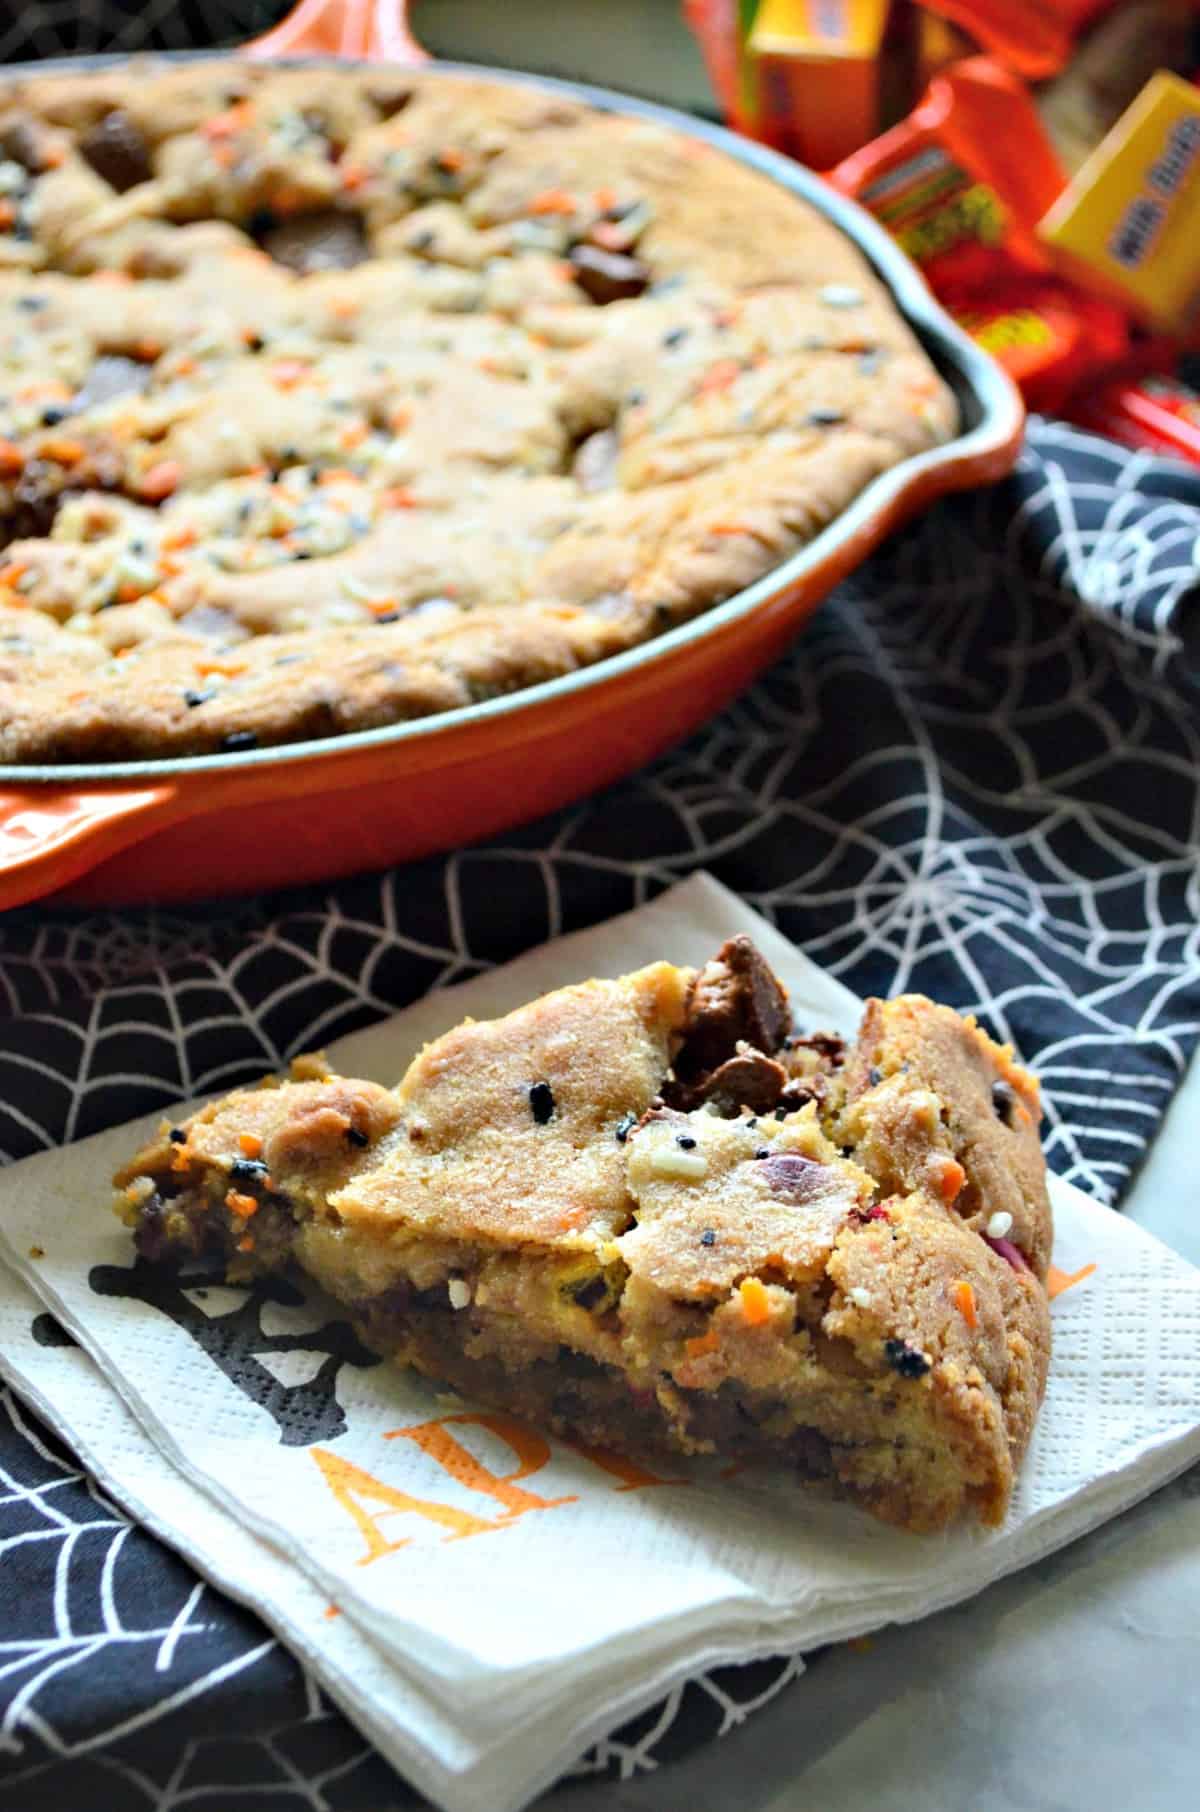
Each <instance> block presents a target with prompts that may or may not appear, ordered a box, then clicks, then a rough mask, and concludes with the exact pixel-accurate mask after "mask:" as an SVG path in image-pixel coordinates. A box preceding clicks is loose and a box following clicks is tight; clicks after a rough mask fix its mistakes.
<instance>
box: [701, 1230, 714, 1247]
mask: <svg viewBox="0 0 1200 1812" xmlns="http://www.w3.org/2000/svg"><path fill="white" fill-rule="evenodd" d="M716 1243H717V1236H716V1234H715V1233H714V1232H713V1230H712V1228H711V1227H706V1228H705V1229H704V1232H703V1233H702V1234H701V1235H700V1244H701V1245H702V1246H715V1245H716Z"/></svg>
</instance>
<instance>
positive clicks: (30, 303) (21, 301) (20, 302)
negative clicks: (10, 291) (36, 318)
mask: <svg viewBox="0 0 1200 1812" xmlns="http://www.w3.org/2000/svg"><path fill="white" fill-rule="evenodd" d="M45 306H46V298H45V296H18V297H17V307H18V308H23V309H24V310H25V313H26V314H27V315H36V314H40V313H41V311H42V309H43V308H45Z"/></svg>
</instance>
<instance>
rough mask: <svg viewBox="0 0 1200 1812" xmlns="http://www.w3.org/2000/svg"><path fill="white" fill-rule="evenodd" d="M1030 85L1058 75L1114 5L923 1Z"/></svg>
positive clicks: (1087, 0)
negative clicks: (1082, 39) (1077, 43)
mask: <svg viewBox="0 0 1200 1812" xmlns="http://www.w3.org/2000/svg"><path fill="white" fill-rule="evenodd" d="M921 4H922V7H923V8H926V9H928V11H929V12H931V13H936V14H937V15H938V16H939V18H942V19H945V20H947V21H948V22H949V23H950V24H951V25H957V26H958V27H959V28H960V29H961V30H963V31H966V32H969V33H970V34H971V36H972V37H973V38H975V39H977V40H978V41H979V43H980V44H982V46H983V48H984V49H985V50H987V51H990V52H991V53H992V55H993V56H995V57H997V58H999V60H1000V61H1001V62H1002V63H1004V64H1006V65H1007V67H1008V68H1009V69H1015V70H1016V71H1017V73H1018V74H1019V75H1023V76H1025V77H1026V78H1027V80H1029V81H1031V82H1040V81H1042V80H1043V79H1044V78H1045V77H1046V76H1053V75H1057V74H1058V73H1059V71H1060V70H1061V69H1062V68H1064V66H1065V65H1066V63H1067V61H1068V59H1069V58H1070V55H1071V51H1072V49H1073V47H1074V44H1075V40H1076V38H1078V37H1079V36H1080V35H1081V34H1082V33H1083V32H1085V31H1086V30H1087V28H1088V26H1089V25H1092V24H1093V23H1094V22H1095V21H1096V20H1097V19H1099V18H1100V17H1101V16H1102V15H1103V14H1104V13H1108V12H1111V11H1112V10H1113V7H1114V5H1116V4H1117V0H921Z"/></svg>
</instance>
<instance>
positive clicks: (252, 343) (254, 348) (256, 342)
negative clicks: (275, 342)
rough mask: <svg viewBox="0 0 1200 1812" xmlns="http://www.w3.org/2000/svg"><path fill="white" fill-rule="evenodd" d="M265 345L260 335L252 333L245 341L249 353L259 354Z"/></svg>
mask: <svg viewBox="0 0 1200 1812" xmlns="http://www.w3.org/2000/svg"><path fill="white" fill-rule="evenodd" d="M266 343H267V342H266V341H265V340H264V339H263V337H262V335H261V334H260V333H252V334H251V335H250V337H249V339H248V340H247V341H246V346H247V349H248V351H250V352H261V351H262V349H263V347H264V346H265V345H266Z"/></svg>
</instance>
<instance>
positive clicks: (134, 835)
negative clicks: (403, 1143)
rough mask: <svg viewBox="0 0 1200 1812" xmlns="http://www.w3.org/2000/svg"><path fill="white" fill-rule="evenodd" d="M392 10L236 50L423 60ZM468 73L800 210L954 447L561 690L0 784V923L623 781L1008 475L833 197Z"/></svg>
mask: <svg viewBox="0 0 1200 1812" xmlns="http://www.w3.org/2000/svg"><path fill="white" fill-rule="evenodd" d="M406 11H407V9H406V6H405V4H404V0H300V4H299V5H298V6H297V7H296V8H295V9H294V11H293V12H292V13H291V14H290V15H289V16H288V18H287V19H285V20H284V21H283V23H282V24H281V25H279V26H278V27H277V28H276V29H275V30H274V31H272V32H270V33H268V34H267V36H266V37H265V38H261V39H259V40H258V41H257V42H256V43H254V44H252V45H250V46H249V47H248V54H249V55H251V56H255V57H268V58H288V57H295V56H301V55H308V56H322V57H330V56H335V57H349V58H358V59H375V58H380V59H386V60H388V61H390V62H393V63H406V64H413V63H417V62H423V61H424V60H425V52H424V51H423V50H421V49H420V47H419V46H418V45H417V44H416V43H415V42H414V40H413V39H412V37H411V35H410V34H409V32H408V29H407V19H406ZM223 54H226V55H227V54H228V53H227V52H226V53H223ZM38 67H39V69H40V70H44V69H45V68H46V65H44V64H42V65H39V66H38ZM447 67H450V68H458V69H461V68H462V67H464V66H463V65H447ZM476 73H483V72H478V71H477V72H476ZM487 73H488V74H491V75H495V76H497V77H499V79H512V80H519V81H522V82H526V81H528V82H541V83H542V85H543V86H546V87H554V88H556V89H559V90H562V91H564V92H566V93H569V94H572V95H575V96H577V97H579V98H580V99H582V100H584V101H587V102H589V103H590V104H591V105H593V106H596V107H601V108H606V109H609V110H611V111H617V112H623V113H637V114H641V115H644V116H646V117H648V118H651V119H657V120H662V121H663V122H665V123H666V124H669V125H671V126H674V127H675V128H676V129H677V130H680V131H683V132H688V133H691V134H692V136H694V137H697V138H701V139H704V140H705V141H706V142H707V143H709V144H712V145H716V146H719V147H720V148H721V149H722V150H723V151H725V152H727V153H728V154H729V156H731V157H736V158H740V159H741V161H742V162H743V163H747V164H751V165H753V166H754V167H755V168H756V169H758V170H761V171H763V172H764V173H765V174H766V175H768V176H769V177H771V178H772V179H773V180H774V181H775V182H777V183H780V184H782V186H783V187H784V188H786V189H789V190H791V191H793V192H794V193H796V194H799V195H802V196H803V197H804V198H805V199H806V200H807V201H809V202H811V203H812V204H813V205H814V206H815V207H816V208H818V209H819V210H820V211H821V212H822V213H823V214H825V215H826V216H827V217H828V218H829V219H831V220H832V221H834V222H835V223H836V225H837V226H839V227H840V228H841V230H842V231H843V232H844V233H846V234H847V235H848V236H849V237H850V238H851V239H852V240H853V241H854V242H855V244H857V245H858V247H859V249H860V250H861V251H862V252H863V253H864V254H865V255H866V256H867V257H868V258H869V259H870V261H871V262H872V264H873V265H874V266H875V268H876V270H877V271H878V272H879V274H880V276H881V277H882V279H883V281H884V282H885V283H886V284H887V285H888V287H889V288H890V290H891V292H892V295H893V297H894V298H895V301H896V303H897V305H898V306H899V308H900V309H901V310H902V312H903V313H904V314H905V315H906V316H907V318H908V320H909V321H910V323H911V324H912V326H913V328H914V329H915V331H916V332H917V333H918V335H919V336H920V338H921V340H922V341H923V343H924V345H925V347H926V348H927V350H928V351H929V352H930V354H931V355H932V357H933V358H934V359H935V360H936V362H937V364H938V365H939V367H940V368H941V370H942V372H943V374H944V375H945V376H946V378H947V379H948V381H949V382H950V383H951V385H952V386H953V387H954V389H955V391H956V392H957V395H958V398H959V402H960V405H961V409H962V419H963V429H962V432H961V433H960V434H959V435H958V436H957V437H956V438H955V439H954V440H952V441H950V442H949V443H948V444H947V445H945V446H942V447H936V448H933V449H931V450H930V451H928V452H925V453H922V454H920V455H918V456H917V457H916V458H913V459H909V460H906V461H904V462H903V463H902V464H901V465H898V466H896V467H894V468H893V469H892V470H891V471H888V472H885V473H884V474H882V476H880V477H879V478H876V479H875V480H874V481H873V482H872V483H871V484H870V485H868V486H867V488H866V490H865V491H863V493H862V494H861V496H860V497H858V498H857V500H856V501H855V502H854V503H853V504H852V505H851V506H850V508H849V509H847V510H845V511H843V513H842V514H841V515H840V516H838V517H837V518H836V519H835V520H834V521H833V522H832V523H831V524H830V525H829V527H828V528H826V529H825V530H824V532H823V533H821V534H820V535H818V536H817V537H816V539H815V540H814V541H812V542H811V543H810V544H809V545H808V546H807V547H805V548H803V549H801V551H800V552H798V553H797V554H795V555H794V556H793V557H792V558H791V559H790V560H788V561H786V562H785V563H784V564H783V565H782V566H779V567H777V568H776V570H775V571H774V572H772V573H770V574H768V575H767V577H766V578H764V579H761V580H759V581H758V582H757V583H756V584H754V585H752V586H750V587H749V588H748V589H747V590H745V591H742V592H739V593H737V595H736V596H734V597H732V598H729V599H728V600H727V601H726V602H725V603H724V604H720V605H717V606H716V607H715V608H713V609H711V610H708V611H706V612H705V613H704V614H703V615H702V616H699V617H697V618H695V619H694V620H693V621H692V622H690V623H686V624H684V625H682V626H681V627H680V628H677V629H674V630H671V631H669V632H668V633H667V634H666V635H662V636H659V637H658V638H657V639H656V640H654V641H652V642H649V643H646V644H645V645H643V646H642V647H639V648H634V649H631V650H629V651H628V652H627V653H624V654H620V655H615V656H613V657H612V658H610V659H608V660H605V661H600V662H598V663H597V664H596V665H595V666H593V667H587V668H584V669H583V670H582V671H580V672H577V673H572V674H569V675H567V676H566V677H564V678H561V679H556V680H550V681H547V682H546V683H544V684H542V685H538V686H531V687H528V688H527V689H526V690H524V691H522V692H516V693H512V694H510V695H509V696H508V697H505V698H498V699H492V700H489V701H488V702H487V703H485V704H479V705H471V706H468V707H466V708H464V709H462V710H457V711H448V712H445V713H444V714H443V715H441V716H440V717H433V718H427V719H422V720H419V721H417V722H414V723H404V724H396V725H392V726H390V727H387V728H384V729H379V730H369V731H363V732H360V733H357V734H353V735H348V736H340V737H334V738H330V739H327V740H325V741H321V742H313V743H295V744H290V745H288V746H287V747H285V748H275V749H261V750H253V751H250V752H248V753H246V754H233V755H212V756H194V757H191V758H187V759H182V760H173V761H161V762H145V761H137V762H110V763H103V764H96V765H91V766H73V767H67V766H63V767H53V768H36V767H27V768H8V769H4V770H0V908H4V907H10V906H19V905H24V904H26V903H27V902H29V901H31V900H35V899H38V898H42V897H44V896H46V895H54V896H55V898H56V899H57V900H61V901H64V902H68V901H69V902H77V903H80V904H117V903H131V902H134V901H148V900H162V901H170V900H188V899H199V898H203V897H205V896H211V895H214V894H227V893H235V892H245V891H251V890H259V889H263V888H270V887H280V886H285V885H290V884H292V883H297V882H306V881H316V880H321V879H325V878H328V877H331V876H334V875H344V874H350V873H353V872H355V871H357V870H363V869H371V868H383V867H387V866H388V865H390V864H392V863H394V862H401V861H405V860H408V859H410V858H412V857H415V856H421V855H426V854H429V853H430V852H432V851H435V850H442V849H447V848H452V847H456V846H458V845H461V844H464V843H468V842H470V841H472V840H473V839H475V838H479V837H486V836H495V835H496V834H497V833H498V832H500V831H503V830H505V829H507V828H508V827H510V826H512V825H515V824H520V823H522V822H524V821H526V820H528V819H531V818H535V817H537V816H539V815H540V814H542V813H543V812H548V811H551V810H552V809H554V808H555V807H557V806H561V805H564V804H566V803H567V802H569V801H570V800H573V799H578V798H580V797H582V796H583V795H584V794H586V793H590V792H593V791H595V790H596V789H597V788H599V787H603V786H606V785H607V784H608V783H609V782H611V781H614V780H616V779H618V778H620V776H621V775H624V774H628V773H631V772H632V771H633V770H634V769H635V768H638V767H640V766H641V765H642V764H643V763H645V762H647V761H649V760H650V759H651V758H652V757H653V756H655V755H658V754H660V753H661V752H662V751H663V750H664V749H666V748H668V747H670V745H671V744H672V743H675V742H677V741H679V739H680V738H681V737H683V736H686V735H687V734H688V733H689V731H691V730H694V729H695V728H696V727H697V726H698V725H699V724H701V723H703V722H704V721H705V720H706V719H707V718H710V717H711V716H712V715H713V714H714V713H715V712H717V711H719V710H720V709H721V708H722V706H724V705H726V704H727V703H728V702H729V700H730V699H732V698H733V697H734V696H735V694H736V693H738V692H740V691H741V690H742V689H743V688H744V687H745V686H747V685H748V684H749V683H750V681H751V680H752V679H754V677H755V676H756V674H758V673H760V672H761V671H762V669H763V668H764V667H766V666H767V665H769V663H770V662H772V661H774V660H775V659H776V658H777V657H778V656H779V655H780V654H782V652H783V650H784V649H785V648H786V647H787V645H788V643H789V642H790V641H791V640H792V638H793V637H794V636H795V634H796V632H797V630H798V629H799V627H800V625H801V624H802V623H803V622H804V621H805V619H806V618H807V617H808V616H809V615H810V614H811V613H812V611H813V610H814V609H815V607H816V605H817V604H818V603H819V601H820V600H821V599H822V598H823V597H824V596H825V595H826V593H827V592H829V591H830V590H832V588H833V587H834V586H835V585H836V584H837V583H838V582H839V580H841V579H843V578H844V577H845V576H846V574H847V573H849V572H850V571H852V570H853V568H854V567H856V566H858V565H859V564H860V563H861V562H862V561H863V560H864V559H865V558H866V556H867V555H868V554H869V553H870V552H871V551H872V549H873V548H875V547H877V546H878V545H879V543H880V542H881V541H882V540H883V539H884V537H885V536H887V535H889V534H891V533H892V532H893V531H894V530H895V529H897V528H898V527H899V526H900V524H901V523H903V522H905V521H906V520H907V519H908V518H909V517H911V516H912V515H914V514H915V513H916V512H917V511H918V510H921V509H923V508H925V507H926V506H927V505H928V504H929V503H931V502H932V501H933V499H934V498H936V497H939V496H941V495H942V494H943V493H945V492H948V491H957V490H965V489H967V488H969V487H970V486H973V485H979V484H985V483H988V482H990V481H991V480H994V479H996V478H999V477H1001V476H1003V474H1004V473H1005V472H1006V471H1008V470H1009V468H1010V467H1011V465H1012V463H1013V460H1014V459H1015V457H1016V452H1017V448H1018V446H1019V443H1020V437H1021V427H1022V420H1023V413H1022V408H1021V402H1020V398H1019V397H1018V395H1017V392H1016V391H1015V389H1014V388H1013V386H1012V384H1011V383H1010V382H1009V380H1008V379H1007V378H1006V377H1005V376H1004V375H1003V373H1002V372H1001V371H1000V369H999V367H998V366H997V365H995V364H993V363H992V361H991V360H990V359H989V358H988V357H987V355H986V354H985V353H983V352H981V351H980V350H979V348H978V347H976V346H974V345H973V344H972V342H971V341H970V340H968V339H967V338H966V336H965V335H964V334H963V333H961V332H960V331H959V329H958V328H957V327H955V325H954V324H953V322H951V321H950V320H949V318H948V317H947V316H946V315H945V314H944V313H943V312H942V310H941V309H940V308H939V307H938V305H937V303H936V302H935V301H934V300H933V298H932V296H931V295H930V293H929V291H928V290H927V289H926V287H925V284H924V282H923V281H922V279H921V278H920V277H919V276H918V274H917V272H916V270H915V269H914V268H913V266H912V265H911V264H909V262H908V260H907V259H906V258H905V257H904V255H903V254H902V253H901V252H900V251H899V250H897V248H896V247H895V246H894V245H893V243H892V242H891V240H890V239H889V238H888V237H887V236H886V234H885V233H884V232H883V230H882V229H881V228H880V227H878V226H877V225H876V224H875V222H874V221H873V220H872V219H871V218H870V217H869V216H868V215H867V214H865V213H864V212H862V210H860V209H859V208H857V207H856V206H855V205H854V203H853V202H850V201H847V200H845V199H844V198H843V197H841V196H840V195H837V194H835V193H834V192H833V191H832V190H830V189H828V188H826V187H825V185H824V184H823V183H822V182H821V180H820V178H819V177H816V176H814V175H813V174H812V173H811V172H810V171H808V170H805V169H803V168H802V167H801V166H800V165H798V164H794V163H791V162H790V161H789V160H788V159H786V158H783V157H780V156H778V155H776V154H775V153H774V152H771V151H767V150H765V149H763V148H762V147H761V146H759V145H754V144H751V143H750V142H748V141H747V140H744V139H740V138H736V137H734V136H733V135H731V134H730V133H727V132H723V131H721V130H720V129H719V128H717V127H715V126H708V125H705V124H704V123H703V122H699V121H696V120H694V119H690V118H688V117H686V116H685V115H682V114H678V113H674V112H672V111H671V110H669V109H667V108H663V107H656V106H651V105H649V104H648V103H646V102H642V101H636V100H631V99H627V98H625V97H623V96H621V95H617V94H612V93H610V92H608V91H606V90H603V89H595V88H589V87H586V86H583V85H580V84H576V83H564V82H551V81H549V80H548V79H547V78H545V77H537V76H525V75H521V76H509V77H507V78H506V77H505V75H504V74H503V72H499V71H488V72H487Z"/></svg>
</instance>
